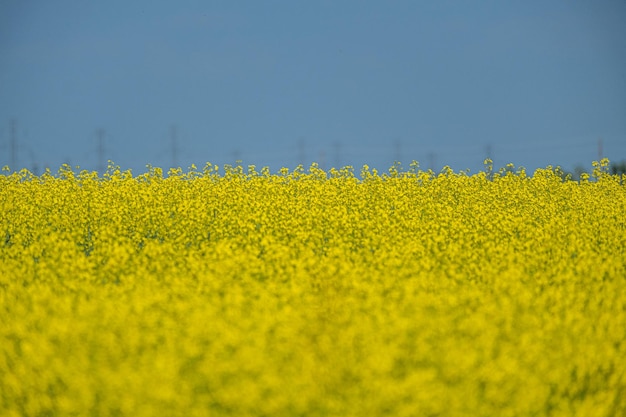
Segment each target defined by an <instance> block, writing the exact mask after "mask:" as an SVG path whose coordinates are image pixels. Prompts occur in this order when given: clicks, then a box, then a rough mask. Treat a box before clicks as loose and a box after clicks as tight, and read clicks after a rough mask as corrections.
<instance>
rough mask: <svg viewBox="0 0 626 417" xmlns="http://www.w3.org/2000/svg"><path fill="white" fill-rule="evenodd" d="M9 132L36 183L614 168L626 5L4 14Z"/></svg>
mask: <svg viewBox="0 0 626 417" xmlns="http://www.w3.org/2000/svg"><path fill="white" fill-rule="evenodd" d="M11 120H15V121H16V122H17V124H16V132H15V138H16V142H15V143H16V144H17V148H16V154H15V155H16V156H15V159H16V164H17V165H18V167H20V168H21V167H27V168H29V169H38V170H39V171H41V170H42V168H43V167H46V166H48V167H51V168H52V170H53V171H56V169H57V168H58V167H59V165H60V164H63V163H66V162H67V163H70V164H72V165H73V166H75V165H79V166H80V167H81V168H85V169H90V170H91V169H96V168H97V167H98V166H99V164H100V161H101V160H102V159H104V160H105V161H106V160H108V159H112V160H113V161H114V162H115V163H117V164H118V165H120V166H121V167H122V168H131V169H132V170H133V172H134V173H137V174H138V173H141V172H143V171H145V165H146V164H148V163H150V164H152V165H155V166H161V167H163V168H166V169H167V168H169V167H170V166H172V165H176V166H181V167H183V168H187V167H188V166H189V165H191V164H192V163H194V164H196V165H198V166H199V167H202V166H204V164H205V163H206V162H207V161H210V162H212V163H214V164H220V165H222V164H225V163H234V162H235V161H236V160H241V161H242V164H243V165H244V166H246V165H248V164H255V165H257V167H261V166H266V165H267V166H270V168H271V169H272V170H277V169H279V168H280V167H282V166H286V167H290V168H293V167H295V166H296V165H297V164H299V163H303V164H304V165H305V166H309V165H310V163H311V162H313V161H316V162H319V163H320V164H321V165H322V166H323V167H324V168H330V167H331V166H344V165H353V166H354V167H355V168H356V171H357V172H358V171H359V169H360V167H361V166H362V165H363V164H369V165H370V166H373V167H376V168H378V169H381V170H385V169H387V168H388V167H389V166H390V165H391V164H392V163H393V161H394V160H399V161H401V162H402V163H403V165H405V166H408V164H409V162H410V161H412V160H417V161H419V162H420V166H421V167H422V168H424V169H427V168H431V167H432V168H434V169H436V170H438V169H440V168H441V167H442V166H444V165H449V166H451V167H452V168H453V169H454V170H457V171H458V170H463V169H470V170H471V171H472V172H475V171H477V170H479V169H481V168H482V161H483V160H484V158H485V157H486V156H487V155H490V156H491V157H492V158H493V159H494V162H495V164H496V166H502V165H504V164H506V163H509V162H512V163H514V164H515V165H516V166H520V165H521V166H525V167H526V168H527V169H530V170H533V169H535V168H537V167H545V166H546V165H549V164H551V165H561V166H563V167H564V168H566V169H573V168H574V166H576V165H577V164H582V165H584V166H586V167H588V166H590V164H591V161H592V160H595V159H597V157H598V154H599V149H598V148H599V147H598V144H599V142H600V141H601V143H602V155H603V156H607V157H609V158H610V159H612V160H614V161H620V160H623V159H626V2H624V1H623V0H615V1H608V0H600V1H586V2H585V1H552V0H548V1H471V2H470V1H461V0H459V1H372V0H364V1H323V0H320V1H308V2H304V1H177V2H170V1H167V2H166V1H149V2H148V1H134V2H130V1H116V0H109V1H107V2H99V1H67V0H58V1H54V2H52V1H35V0H32V1H28V0H27V1H24V0H3V1H1V2H0V152H1V153H0V165H5V164H10V163H11V159H12V156H11V155H12V154H11V137H12V134H11ZM173 126H175V129H174V128H173ZM99 128H102V129H104V136H103V148H102V149H103V150H102V152H99V151H98V139H97V135H96V131H97V129H99Z"/></svg>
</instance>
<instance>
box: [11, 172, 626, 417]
mask: <svg viewBox="0 0 626 417" xmlns="http://www.w3.org/2000/svg"><path fill="white" fill-rule="evenodd" d="M594 166H595V170H594V173H593V175H592V176H590V177H588V178H587V177H584V178H582V179H581V180H580V181H577V182H575V181H571V180H568V179H566V180H563V178H562V175H561V174H562V173H561V172H560V171H559V170H558V169H552V168H551V167H548V168H547V169H543V170H537V171H535V172H534V173H533V174H532V175H527V174H526V172H525V171H524V170H523V169H518V170H514V169H513V168H512V167H509V168H511V169H506V170H500V171H499V172H493V171H492V170H491V166H490V165H489V163H487V166H486V169H485V171H484V172H481V173H478V174H474V175H469V174H467V173H463V172H460V173H455V172H453V171H452V170H449V169H444V170H443V171H442V172H441V173H433V172H431V171H421V170H419V169H418V167H417V165H416V164H414V165H412V167H411V169H410V170H408V171H402V170H400V169H399V167H397V166H394V167H392V168H391V169H390V170H389V172H388V173H384V174H380V173H378V172H376V171H375V170H370V169H369V168H368V167H363V169H362V171H361V172H360V175H358V176H357V175H355V174H354V172H353V170H352V169H351V168H350V167H346V168H343V169H341V170H335V169H332V170H330V171H328V172H326V171H323V170H321V169H320V168H319V167H318V166H317V165H315V164H313V165H312V166H311V167H310V168H309V169H308V170H305V169H303V168H302V167H298V168H297V169H295V170H294V171H289V170H287V169H283V170H281V171H280V172H279V173H277V174H271V173H270V172H269V170H268V169H262V170H261V171H260V172H257V170H256V168H255V167H254V166H250V167H249V168H248V169H247V170H244V169H243V168H242V167H226V169H224V170H223V171H221V170H219V169H218V167H216V166H213V165H211V164H207V165H206V167H205V168H204V169H203V170H202V171H199V170H197V169H195V167H192V168H190V169H189V170H188V171H187V172H183V171H182V170H171V171H170V172H169V175H167V176H164V175H163V173H162V171H161V170H160V169H159V168H152V167H149V169H148V170H147V172H146V173H144V174H142V175H139V176H135V177H133V176H132V175H131V173H130V172H122V171H121V170H120V169H119V168H117V167H115V166H110V167H109V170H108V171H107V173H106V174H104V175H103V176H102V177H99V176H98V175H97V174H96V173H93V172H87V171H82V172H74V171H72V169H71V168H70V167H68V166H64V167H62V168H61V170H60V171H59V172H58V173H57V174H55V175H52V174H51V173H50V172H47V173H45V174H43V175H42V176H34V175H32V174H30V173H29V172H28V171H22V172H19V173H13V174H10V175H5V176H0V205H1V207H0V209H1V211H0V212H1V213H2V214H1V216H2V222H1V230H0V237H1V238H2V240H1V241H0V414H1V415H3V416H70V415H94V416H96V415H97V416H155V415H163V416H381V415H390V416H495V415H497V416H618V415H626V361H625V358H626V190H625V187H624V185H623V182H622V181H623V178H620V177H618V176H617V175H610V174H609V173H608V168H607V167H608V161H606V160H604V161H600V162H598V163H595V165H594Z"/></svg>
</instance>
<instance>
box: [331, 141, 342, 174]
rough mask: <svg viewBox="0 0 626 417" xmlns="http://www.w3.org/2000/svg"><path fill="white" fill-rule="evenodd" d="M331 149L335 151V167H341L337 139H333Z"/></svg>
mask: <svg viewBox="0 0 626 417" xmlns="http://www.w3.org/2000/svg"><path fill="white" fill-rule="evenodd" d="M333 150H334V151H335V152H334V153H335V161H334V162H335V168H337V169H339V168H342V167H341V164H342V161H341V143H340V142H339V141H335V142H334V143H333Z"/></svg>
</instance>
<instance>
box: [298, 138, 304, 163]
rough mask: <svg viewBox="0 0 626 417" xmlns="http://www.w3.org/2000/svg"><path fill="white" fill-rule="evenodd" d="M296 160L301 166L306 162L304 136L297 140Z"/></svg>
mask: <svg viewBox="0 0 626 417" xmlns="http://www.w3.org/2000/svg"><path fill="white" fill-rule="evenodd" d="M298 160H299V162H298V163H299V164H300V165H302V166H304V164H305V163H306V142H305V140H304V138H300V140H299V141H298Z"/></svg>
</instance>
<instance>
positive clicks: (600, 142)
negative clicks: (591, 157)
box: [598, 138, 604, 162]
mask: <svg viewBox="0 0 626 417" xmlns="http://www.w3.org/2000/svg"><path fill="white" fill-rule="evenodd" d="M602 148H603V147H602V138H598V162H599V161H601V160H602V158H603V157H604V150H603V149H602Z"/></svg>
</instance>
